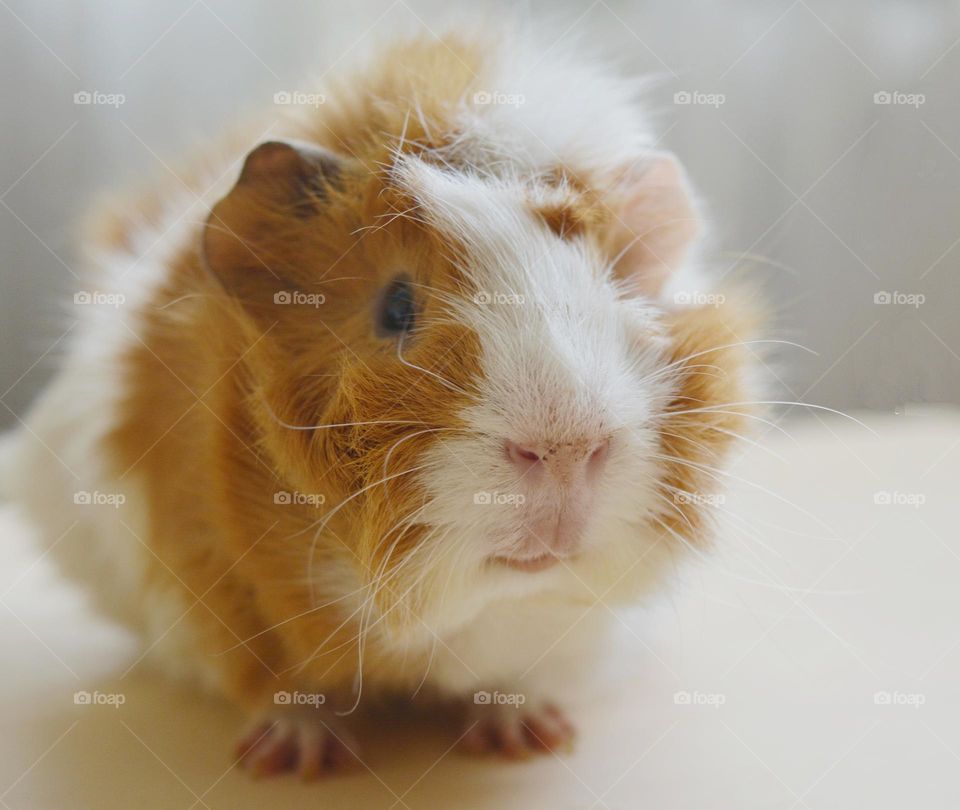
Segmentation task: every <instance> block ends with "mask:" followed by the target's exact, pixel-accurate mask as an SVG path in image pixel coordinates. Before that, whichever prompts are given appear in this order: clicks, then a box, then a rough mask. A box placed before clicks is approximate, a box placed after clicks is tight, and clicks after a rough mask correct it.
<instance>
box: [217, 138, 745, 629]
mask: <svg viewBox="0 0 960 810" xmlns="http://www.w3.org/2000/svg"><path fill="white" fill-rule="evenodd" d="M696 232H697V220H696V216H695V213H694V207H693V206H692V205H691V203H690V199H689V195H688V192H687V188H686V184H685V180H684V177H683V173H682V171H681V170H680V168H679V167H678V166H677V164H676V162H675V161H674V160H673V159H672V158H671V157H669V156H665V155H662V154H653V155H649V156H644V157H642V158H641V159H639V160H638V161H637V162H636V164H635V165H632V166H630V167H626V168H624V169H623V170H622V171H619V172H616V173H612V174H611V175H609V176H607V177H605V178H602V179H598V178H583V177H574V176H572V175H571V174H569V173H567V172H566V171H565V170H564V169H563V168H562V167H559V166H558V167H556V169H555V170H553V171H550V172H546V173H543V174H541V175H539V176H537V177H536V178H534V179H531V178H530V177H526V176H519V175H515V174H511V173H510V172H509V171H503V170H499V171H492V170H491V171H481V170H479V169H477V168H468V167H464V166H458V165H456V164H452V163H448V162H445V161H441V160H438V159H436V157H435V156H432V155H431V154H430V153H422V154H419V155H418V154H409V153H408V154H395V155H393V158H392V160H390V161H389V162H388V163H386V164H377V165H369V164H363V163H361V162H360V161H359V160H356V159H353V158H344V157H340V156H337V155H334V154H332V153H330V152H328V151H325V150H323V149H320V148H318V147H315V146H312V145H306V144H301V143H295V142H270V143H266V144H263V145H261V146H259V147H257V148H256V149H255V150H254V151H253V152H252V153H251V154H250V155H249V156H248V158H247V160H246V164H245V166H244V169H243V171H242V173H241V177H240V180H239V181H238V183H237V185H236V186H235V187H234V189H233V190H232V191H231V192H230V194H229V195H227V197H225V198H224V199H223V200H221V201H220V203H218V205H217V206H216V207H215V209H214V210H213V212H212V214H211V217H210V220H209V221H208V223H207V227H206V230H205V234H204V250H205V255H206V262H207V265H208V266H209V268H210V269H211V271H212V272H213V274H214V275H215V276H216V277H217V278H218V281H219V283H220V284H221V286H222V288H223V289H224V290H225V291H226V292H227V293H228V296H227V297H228V299H229V300H230V301H231V302H233V303H234V304H235V305H236V306H235V307H234V309H235V311H236V313H237V314H238V316H239V318H240V322H241V323H242V324H244V325H245V326H244V328H245V330H246V333H247V334H248V336H249V340H248V341H247V344H248V346H249V347H251V348H250V350H249V360H250V362H249V363H248V366H249V373H248V377H249V391H248V401H249V405H250V409H251V413H252V414H253V416H252V420H253V421H254V422H255V424H256V426H257V428H256V429H257V431H258V432H259V437H258V439H259V441H260V443H261V445H262V446H263V448H264V449H265V452H266V453H267V454H268V455H269V457H270V460H271V462H272V464H273V465H274V466H275V468H276V470H277V472H278V474H279V475H280V476H281V477H283V478H284V479H285V481H286V482H287V483H288V484H289V487H290V488H296V489H298V490H301V491H305V492H312V493H322V494H323V496H324V498H323V501H324V505H323V507H322V508H320V509H319V510H315V511H314V512H313V513H312V514H311V518H310V522H309V523H308V524H307V525H308V528H309V529H310V531H306V532H304V534H303V536H302V544H303V553H302V555H292V556H291V558H290V559H291V560H292V561H294V562H292V563H291V565H297V566H300V565H305V566H306V567H307V568H309V576H310V577H312V578H317V577H322V576H325V575H324V572H323V571H322V570H320V569H319V568H318V567H317V565H318V564H317V563H316V561H315V560H314V559H313V557H312V551H311V549H313V548H315V545H314V543H313V534H312V532H313V531H316V532H319V533H320V534H321V536H322V537H325V538H327V539H326V540H323V541H322V545H323V547H324V548H325V549H329V548H333V549H335V550H336V553H338V554H340V555H341V558H342V559H341V561H345V562H346V563H347V564H349V565H350V566H352V567H353V569H354V570H355V571H356V574H357V576H358V577H359V581H360V583H361V586H362V589H363V593H364V594H365V595H367V596H369V597H370V600H371V602H370V604H372V605H374V606H375V609H376V612H377V614H378V618H379V619H381V621H380V622H377V625H378V627H379V630H380V631H382V632H384V634H385V636H386V637H387V638H394V639H403V640H406V641H409V640H410V639H414V638H419V637H424V638H426V640H430V639H431V638H432V633H431V632H428V630H429V631H432V632H437V631H438V630H440V629H443V628H444V627H449V626H452V625H455V624H457V623H459V622H463V621H465V620H467V619H468V618H469V616H470V615H472V614H473V613H474V612H475V611H476V610H478V609H479V608H481V607H482V606H483V605H484V604H485V603H487V602H488V601H490V600H492V599H497V598H503V597H504V596H512V595H520V594H524V593H529V592H532V591H538V590H544V591H551V590H558V589H559V590H566V591H568V592H569V591H574V592H576V593H578V594H579V595H580V596H582V597H583V598H584V599H585V600H587V601H589V602H593V601H595V600H597V599H600V598H615V597H620V596H623V595H628V596H629V595H636V594H637V592H638V590H641V589H643V588H645V587H649V585H650V584H651V583H653V582H655V581H656V580H657V579H658V576H659V575H660V572H661V569H662V567H663V565H664V563H665V562H666V561H669V560H670V559H671V557H672V555H674V554H675V553H677V552H678V551H680V550H681V549H684V548H687V547H691V546H692V547H696V546H698V545H702V544H703V543H704V542H705V540H706V537H707V535H708V527H709V522H710V521H709V514H710V510H711V509H712V508H713V506H712V504H714V503H715V500H714V499H713V498H711V497H710V495H711V493H713V492H714V491H715V489H716V488H717V486H718V481H720V480H721V476H722V473H721V471H719V470H718V469H717V464H718V462H719V461H721V460H722V458H723V456H724V453H725V451H726V449H727V447H728V444H729V443H730V441H731V440H732V438H733V437H734V436H735V435H736V434H737V433H738V431H739V430H740V429H741V427H740V425H741V422H742V421H743V419H744V418H745V416H744V411H745V407H744V404H743V401H744V399H745V398H746V397H745V395H744V393H743V392H742V388H743V378H744V366H745V364H746V359H745V356H744V353H745V349H744V347H743V341H744V337H745V335H744V329H748V328H749V318H747V317H746V316H745V315H744V314H743V313H741V312H740V311H739V310H738V308H736V307H735V306H734V305H733V303H732V302H728V303H725V304H724V305H722V306H717V305H716V301H717V300H722V299H720V298H717V297H714V298H711V299H709V301H710V303H709V304H707V305H705V306H702V307H695V306H682V307H680V306H677V305H675V304H674V303H672V302H671V303H670V304H665V303H664V298H665V296H664V295H663V294H662V290H663V287H664V285H665V284H666V283H667V282H668V281H669V279H670V276H671V274H673V273H674V272H676V270H677V269H678V268H679V267H680V266H681V265H682V264H683V263H684V261H685V259H686V254H687V252H688V250H689V248H690V246H691V243H692V242H693V241H694V240H695V237H696ZM304 573H305V574H306V570H305V571H304ZM325 590H327V589H325Z"/></svg>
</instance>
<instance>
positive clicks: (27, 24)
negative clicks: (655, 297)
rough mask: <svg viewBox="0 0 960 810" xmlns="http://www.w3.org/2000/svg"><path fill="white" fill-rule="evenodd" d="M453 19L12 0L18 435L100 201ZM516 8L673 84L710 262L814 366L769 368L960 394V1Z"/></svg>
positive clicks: (10, 217) (836, 393)
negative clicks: (394, 40) (385, 42)
mask: <svg viewBox="0 0 960 810" xmlns="http://www.w3.org/2000/svg"><path fill="white" fill-rule="evenodd" d="M445 5H447V4H441V3H431V2H419V1H418V0H396V1H395V2H391V1H390V0H353V2H350V3H333V2H307V1H306V0H230V2H227V0H167V2H164V3H147V2H131V1H130V0H122V1H121V0H88V2H81V3H75V2H57V1H56V0H46V2H42V3H37V2H27V0H0V19H2V21H3V24H2V25H0V54H2V56H0V65H2V67H3V70H0V104H2V107H3V110H4V113H5V116H4V118H5V121H6V126H4V127H3V128H2V129H0V278H2V297H0V392H2V395H0V403H2V404H3V406H4V407H2V408H0V424H11V423H12V422H14V421H15V419H16V417H17V416H19V415H21V414H23V412H24V410H25V408H26V406H27V405H28V403H29V402H30V401H31V399H32V398H33V397H34V396H35V394H36V392H37V391H38V390H39V388H40V387H41V386H42V385H43V383H44V381H45V380H46V379H47V377H48V375H49V374H50V373H51V371H52V369H53V368H54V367H55V364H56V356H57V351H58V348H59V344H58V340H59V339H60V337H61V336H62V335H63V333H64V330H65V329H66V328H67V327H68V326H69V323H70V322H71V320H72V317H71V315H70V314H69V312H68V310H69V309H70V308H69V307H67V306H64V305H63V302H65V301H68V300H70V296H72V294H73V292H74V291H75V290H76V289H77V280H76V279H75V277H74V275H73V269H74V265H75V262H76V255H77V253H76V249H75V248H76V244H75V241H74V237H73V233H74V231H73V226H74V224H75V223H76V221H77V220H78V218H79V217H80V216H81V215H82V214H83V212H84V211H85V210H86V209H87V207H88V206H89V203H90V201H91V199H92V198H93V196H94V195H95V194H96V193H97V192H99V191H102V190H104V189H107V188H110V187H111V186H115V185H116V184H117V183H120V182H129V181H131V180H133V179H136V178H143V177H144V176H148V175H149V174H157V175H158V176H162V175H163V174H164V173H165V172H167V171H168V169H166V167H165V164H166V163H167V162H169V161H175V160H176V158H177V156H178V155H181V154H182V153H184V152H185V151H187V150H189V149H190V148H191V144H192V143H193V142H194V140H195V139H196V138H197V136H203V135H207V134H213V133H216V132H219V131H220V130H222V129H223V128H224V127H226V126H229V125H230V123H231V122H233V121H234V120H235V119H236V118H237V117H238V116H239V115H240V113H241V112H242V111H244V110H247V109H249V108H251V107H256V106H264V105H268V104H270V103H272V99H273V94H274V93H276V92H278V91H282V90H285V89H289V88H300V87H303V86H304V80H303V77H304V76H305V75H308V74H310V73H318V72H319V73H322V72H325V71H327V70H329V69H331V68H335V67H336V66H337V65H338V64H339V63H341V62H345V61H349V60H350V59H351V58H352V57H353V56H354V55H356V54H357V53H358V52H360V51H362V50H364V49H365V48H368V47H370V46H371V45H372V44H373V43H375V42H376V41H377V40H378V39H382V38H388V37H390V36H391V35H393V34H395V33H396V32H397V31H398V30H401V29H402V30H418V29H419V30H429V31H437V30H440V29H442V27H443V26H444V24H445V23H446V22H449V21H450V19H451V17H452V16H453V15H455V14H456V13H457V11H454V12H451V11H450V9H449V7H447V8H445ZM479 5H480V10H481V12H489V13H490V14H491V15H492V16H497V15H498V14H500V13H502V11H505V10H506V9H507V8H510V9H512V10H514V11H515V10H516V4H514V3H504V4H500V3H497V2H495V1H494V0H488V2H486V3H480V4H479ZM520 14H521V15H528V16H529V17H530V18H531V19H534V20H536V27H537V29H538V30H540V31H541V32H550V33H545V34H544V41H545V42H547V43H550V42H557V43H558V44H557V46H556V47H560V44H559V43H561V42H562V41H563V40H564V39H566V38H573V37H577V38H581V39H584V40H586V41H587V42H588V43H594V44H596V45H597V46H598V47H599V48H600V49H601V51H602V52H603V53H605V54H606V55H607V56H608V57H609V58H611V59H613V60H616V61H617V62H619V63H621V64H622V66H623V69H624V70H625V71H629V72H632V73H641V74H648V75H651V76H653V77H654V78H655V79H656V82H655V83H654V85H653V87H652V89H651V91H650V94H649V103H650V106H651V109H652V110H653V111H654V112H655V114H656V117H655V120H656V133H657V135H659V136H662V143H663V144H665V145H666V146H667V147H668V148H670V149H673V150H674V151H676V152H677V153H678V154H679V155H680V157H681V158H682V160H683V161H684V162H685V163H686V165H687V167H688V169H689V171H690V175H691V177H692V178H693V181H694V183H695V184H696V185H697V186H698V188H699V190H700V192H701V194H702V197H703V199H704V201H705V203H706V206H707V211H708V213H709V217H710V221H711V226H712V240H713V244H712V248H711V252H710V254H709V255H710V257H711V263H712V264H714V265H715V266H716V268H717V271H718V273H720V274H725V273H734V274H737V273H745V272H746V273H748V274H749V276H750V278H752V279H755V280H757V281H758V282H759V283H760V284H761V286H762V287H763V289H764V290H765V293H766V295H767V297H768V298H769V300H770V301H771V302H772V304H773V307H774V309H775V312H776V315H777V327H776V330H775V331H776V333H777V335H778V336H779V337H782V338H785V339H789V340H792V341H796V342H798V343H801V344H803V345H804V346H806V347H809V349H811V350H812V351H813V352H815V353H816V354H813V353H808V352H802V351H799V350H793V349H790V350H787V351H784V352H782V353H779V355H778V356H775V357H774V358H772V361H773V362H771V366H772V367H773V368H774V369H775V371H776V373H777V375H779V376H780V378H781V380H782V382H783V384H784V386H783V395H784V396H785V397H786V398H788V399H797V400H801V401H805V402H815V403H820V404H823V405H827V406H832V407H836V408H842V409H845V410H849V409H855V408H869V409H877V410H886V411H891V410H897V411H899V410H901V409H903V408H905V407H906V406H908V405H909V404H910V403H917V402H948V403H958V402H960V374H958V373H957V372H958V369H960V319H958V318H956V317H955V316H954V309H955V307H956V304H957V303H958V301H960V296H958V293H960V275H958V273H957V270H956V265H957V261H958V259H960V247H958V243H960V194H958V193H957V191H958V189H960V126H958V125H960V106H958V105H957V103H956V100H957V98H958V96H960V69H958V68H960V47H957V45H958V42H960V5H958V4H957V3H955V2H946V0H943V1H942V2H937V0H909V1H908V0H871V2H867V1H866V0H847V2H844V3H836V2H828V1H826V0H728V2H723V3H721V2H707V1H706V0H704V2H683V3H667V2H659V3H654V2H641V0H597V1H596V2H592V3H591V2H587V1H586V0H565V2H549V3H547V2H531V3H527V4H525V6H524V8H523V9H521V11H520ZM75 94H80V95H77V96H75ZM84 94H86V95H84ZM84 101H89V102H92V103H83V102H84Z"/></svg>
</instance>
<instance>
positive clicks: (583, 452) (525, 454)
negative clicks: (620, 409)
mask: <svg viewBox="0 0 960 810" xmlns="http://www.w3.org/2000/svg"><path fill="white" fill-rule="evenodd" d="M505 447H506V454H507V458H509V459H510V461H512V462H513V463H514V465H515V466H516V467H517V469H518V470H520V472H521V473H522V474H524V475H532V476H536V475H538V474H540V473H541V472H548V473H549V474H551V475H553V476H554V477H555V478H557V479H559V480H561V481H565V482H568V483H573V482H575V481H578V480H590V479H592V478H595V477H596V476H597V475H599V473H600V471H601V470H602V469H603V465H604V464H605V462H606V460H607V454H608V451H609V449H610V440H609V439H602V440H599V441H597V440H588V441H580V442H568V443H562V444H550V443H547V442H542V443H536V444H533V443H531V444H518V443H517V442H513V441H509V440H508V441H507V443H506V445H505Z"/></svg>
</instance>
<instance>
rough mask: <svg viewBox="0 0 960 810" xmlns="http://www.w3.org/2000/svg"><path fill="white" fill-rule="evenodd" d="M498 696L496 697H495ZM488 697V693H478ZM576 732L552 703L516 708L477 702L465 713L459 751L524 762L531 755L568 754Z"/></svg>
mask: <svg viewBox="0 0 960 810" xmlns="http://www.w3.org/2000/svg"><path fill="white" fill-rule="evenodd" d="M494 694H497V693H494ZM477 695H487V696H489V695H490V693H488V692H478V693H477ZM574 736H575V731H574V728H573V726H572V725H571V723H570V721H569V720H567V717H566V715H565V714H564V713H563V712H562V711H561V710H560V709H559V708H557V707H556V706H555V705H553V704H552V703H537V704H533V705H529V706H528V705H525V704H521V705H517V704H516V703H497V702H494V701H493V700H492V698H491V699H490V700H487V701H485V702H478V701H477V700H476V699H475V700H474V703H473V704H471V705H470V706H469V708H468V710H467V717H466V728H465V731H464V734H463V737H462V738H461V740H460V748H461V749H462V750H463V751H466V752H467V753H471V754H499V755H500V756H502V757H506V758H507V759H526V758H527V757H530V756H532V755H533V754H541V753H547V752H552V753H557V752H561V751H562V752H568V751H571V750H572V749H573V740H574Z"/></svg>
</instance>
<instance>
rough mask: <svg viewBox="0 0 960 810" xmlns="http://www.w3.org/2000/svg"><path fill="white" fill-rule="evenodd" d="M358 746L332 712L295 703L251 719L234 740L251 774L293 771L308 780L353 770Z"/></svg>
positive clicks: (274, 773)
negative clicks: (250, 723) (244, 729)
mask: <svg viewBox="0 0 960 810" xmlns="http://www.w3.org/2000/svg"><path fill="white" fill-rule="evenodd" d="M359 750H360V749H359V747H358V745H357V743H356V740H355V739H354V737H353V735H352V734H350V733H349V732H348V731H346V730H344V728H343V726H342V723H340V722H338V719H337V718H336V717H335V715H333V713H332V712H330V711H328V710H326V709H324V708H312V707H311V708H306V707H296V708H288V709H280V710H277V711H275V712H272V713H271V714H269V715H266V716H263V717H261V718H259V719H258V720H257V721H255V722H254V723H253V724H252V725H251V726H250V728H249V729H248V730H247V732H246V733H245V734H244V735H243V737H241V739H240V742H239V743H237V749H236V756H237V757H238V759H239V760H240V763H241V765H242V766H243V767H244V768H245V769H246V770H247V771H249V773H250V774H251V775H253V776H254V777H261V776H276V775H278V774H282V773H286V772H294V771H295V772H296V773H298V774H299V775H300V777H301V778H302V779H306V780H310V779H317V778H318V777H320V776H330V775H334V774H338V773H343V772H345V771H349V770H353V769H354V768H355V767H356V766H357V765H358V764H359V762H360V757H359Z"/></svg>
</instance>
